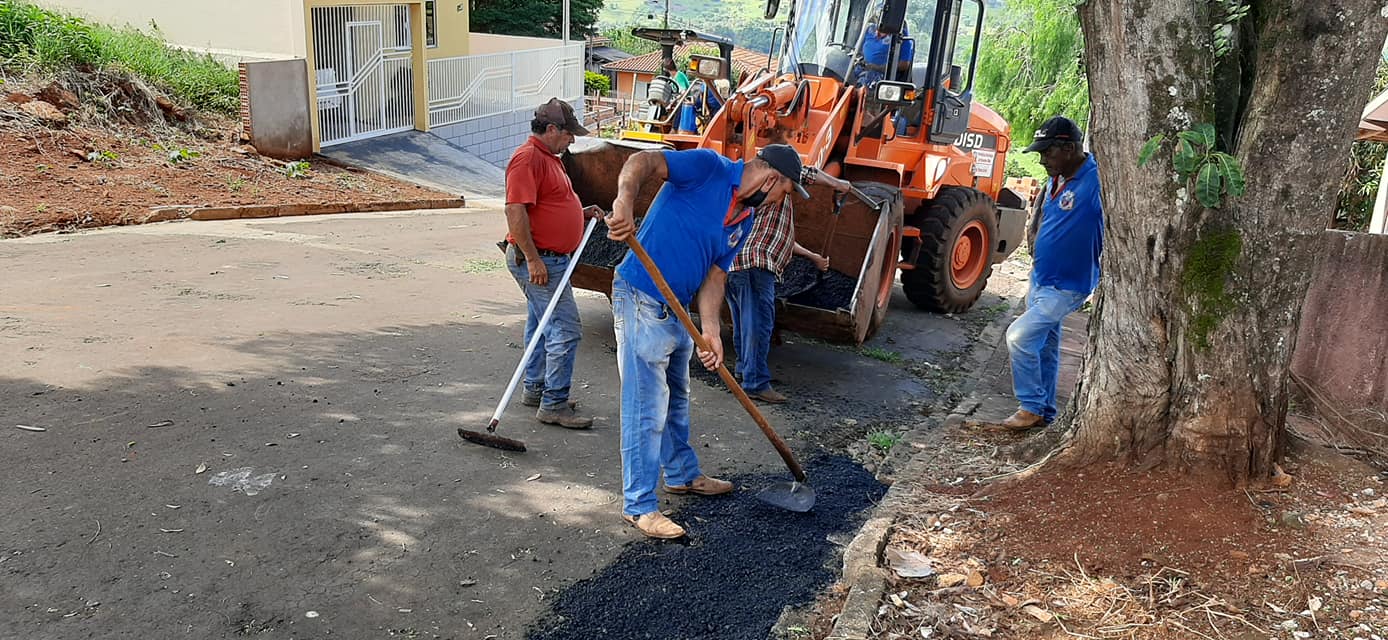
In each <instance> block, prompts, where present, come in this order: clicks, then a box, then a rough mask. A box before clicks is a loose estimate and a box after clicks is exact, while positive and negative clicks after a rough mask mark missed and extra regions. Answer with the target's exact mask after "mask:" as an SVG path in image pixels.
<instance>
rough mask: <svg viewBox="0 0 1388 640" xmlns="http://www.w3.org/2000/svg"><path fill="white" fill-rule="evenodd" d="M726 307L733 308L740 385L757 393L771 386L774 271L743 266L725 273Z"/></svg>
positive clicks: (774, 297)
mask: <svg viewBox="0 0 1388 640" xmlns="http://www.w3.org/2000/svg"><path fill="white" fill-rule="evenodd" d="M727 298H728V307H729V308H730V309H732V312H733V344H734V345H736V346H737V372H738V373H739V374H741V375H742V388H743V389H744V390H746V391H747V393H757V392H759V391H765V390H767V389H770V388H771V367H770V365H768V364H767V358H768V357H769V356H770V354H771V331H772V329H774V328H775V326H776V274H774V273H771V272H770V271H768V270H766V269H760V268H758V269H743V270H741V271H734V272H732V273H729V274H728V286H727Z"/></svg>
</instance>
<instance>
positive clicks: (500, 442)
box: [458, 218, 598, 452]
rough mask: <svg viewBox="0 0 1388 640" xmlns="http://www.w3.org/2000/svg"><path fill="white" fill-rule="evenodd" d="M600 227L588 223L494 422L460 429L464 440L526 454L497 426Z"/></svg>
mask: <svg viewBox="0 0 1388 640" xmlns="http://www.w3.org/2000/svg"><path fill="white" fill-rule="evenodd" d="M597 224H598V221H597V219H596V218H592V219H589V220H588V226H587V227H586V228H585V229H584V230H583V240H581V241H580V242H579V243H578V249H575V250H574V253H573V258H572V259H571V260H569V267H568V268H567V269H565V270H564V277H563V278H562V279H560V280H559V288H558V290H557V292H556V293H555V294H554V295H553V296H551V297H550V299H549V305H548V306H546V307H545V313H544V315H542V316H540V323H539V324H538V325H536V326H535V332H534V333H533V334H531V336H530V342H528V343H526V345H525V355H522V356H521V359H520V364H517V365H516V372H515V373H513V374H511V383H510V384H508V385H506V393H503V394H501V402H498V403H497V405H496V411H494V412H492V419H491V421H490V422H488V423H487V429H486V430H485V431H469V430H467V429H463V428H462V427H459V428H458V435H459V436H461V437H462V438H463V439H464V440H467V441H468V442H471V443H474V444H480V445H482V446H484V447H491V448H493V449H501V450H503V451H520V452H524V451H525V443H524V442H521V441H520V440H515V439H513V438H505V437H502V436H499V435H496V426H497V425H498V424H501V413H502V412H503V411H505V410H506V405H507V404H509V403H510V402H511V395H512V394H514V393H515V392H516V385H517V384H520V380H521V375H522V374H524V373H525V363H526V362H528V361H529V360H530V354H532V353H534V352H535V345H537V344H539V343H540V339H541V338H542V337H543V336H544V333H545V327H547V326H549V319H550V316H553V315H554V308H555V307H557V306H558V305H559V298H560V297H562V294H563V291H564V287H566V286H568V284H569V277H570V276H572V275H573V273H574V267H576V266H578V258H579V256H581V255H583V247H585V246H587V245H588V236H591V235H593V227H595V226H597Z"/></svg>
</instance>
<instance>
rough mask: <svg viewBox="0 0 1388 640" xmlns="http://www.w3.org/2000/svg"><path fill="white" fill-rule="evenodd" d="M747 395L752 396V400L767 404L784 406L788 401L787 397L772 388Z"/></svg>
mask: <svg viewBox="0 0 1388 640" xmlns="http://www.w3.org/2000/svg"><path fill="white" fill-rule="evenodd" d="M747 395H749V396H752V399H754V400H761V401H762V402H765V403H767V404H784V403H785V401H786V397H785V395H783V394H781V393H780V392H779V391H776V390H775V389H772V388H771V387H767V388H765V389H762V390H761V391H758V392H756V393H749V394H747Z"/></svg>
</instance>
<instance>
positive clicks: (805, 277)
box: [776, 256, 819, 298]
mask: <svg viewBox="0 0 1388 640" xmlns="http://www.w3.org/2000/svg"><path fill="white" fill-rule="evenodd" d="M816 284H819V269H818V268H817V267H815V266H814V263H813V262H810V260H809V258H802V257H800V256H795V257H794V258H791V259H790V262H789V263H787V264H786V268H785V270H783V271H781V279H780V280H779V281H777V282H776V297H777V298H789V297H791V296H797V295H800V294H802V293H804V292H806V291H809V290H810V289H811V288H813V287H814V286H815V285H816Z"/></svg>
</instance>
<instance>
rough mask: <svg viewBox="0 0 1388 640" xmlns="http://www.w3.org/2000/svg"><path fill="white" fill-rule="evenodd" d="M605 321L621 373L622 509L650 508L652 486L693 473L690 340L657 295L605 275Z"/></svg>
mask: <svg viewBox="0 0 1388 640" xmlns="http://www.w3.org/2000/svg"><path fill="white" fill-rule="evenodd" d="M612 324H613V329H614V330H615V332H616V334H617V372H618V374H619V375H620V376H621V378H622V499H623V505H622V513H625V514H626V515H629V516H640V515H644V514H647V513H650V512H652V511H656V510H657V509H658V508H659V507H658V500H657V499H656V495H655V490H656V485H657V483H658V482H659V481H660V474H661V472H662V471H663V472H664V473H665V484H666V485H667V486H686V485H689V484H690V483H692V482H693V481H694V480H695V479H696V478H698V477H699V475H700V472H699V457H698V456H697V455H696V454H695V453H694V448H693V447H691V446H689V360H690V358H691V357H692V356H693V355H694V340H693V338H690V337H689V333H687V332H686V331H685V330H684V327H683V326H682V325H681V324H680V320H679V317H677V316H676V315H675V313H674V312H673V311H671V310H670V308H669V307H667V306H665V304H664V303H663V302H661V301H660V300H659V299H657V298H655V297H652V296H650V295H648V294H646V293H645V292H643V291H640V290H638V289H636V288H635V287H633V286H631V285H629V284H627V282H626V281H625V280H623V279H622V278H621V277H620V276H619V277H617V278H615V279H614V280H613V281H612Z"/></svg>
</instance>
